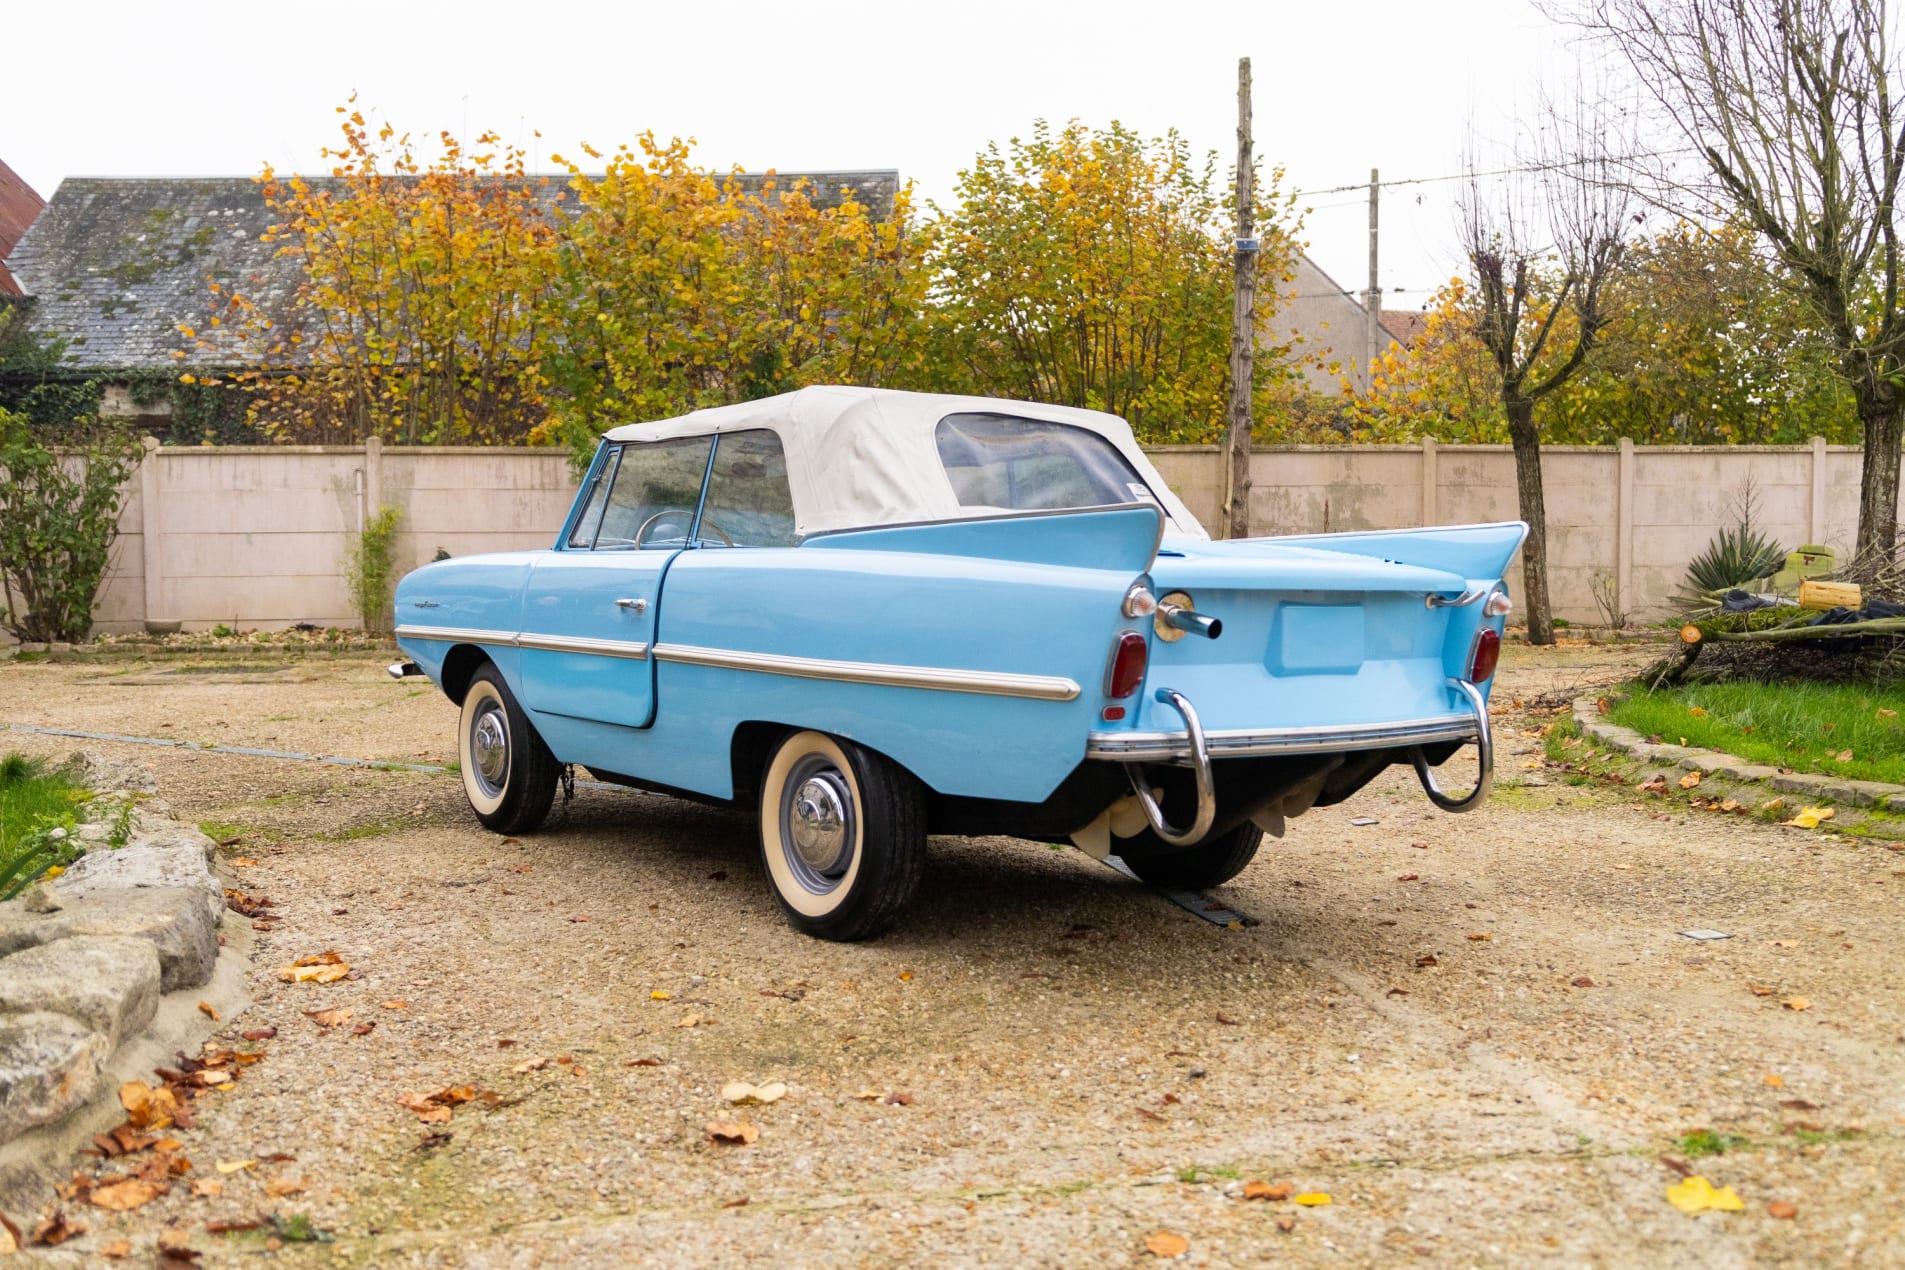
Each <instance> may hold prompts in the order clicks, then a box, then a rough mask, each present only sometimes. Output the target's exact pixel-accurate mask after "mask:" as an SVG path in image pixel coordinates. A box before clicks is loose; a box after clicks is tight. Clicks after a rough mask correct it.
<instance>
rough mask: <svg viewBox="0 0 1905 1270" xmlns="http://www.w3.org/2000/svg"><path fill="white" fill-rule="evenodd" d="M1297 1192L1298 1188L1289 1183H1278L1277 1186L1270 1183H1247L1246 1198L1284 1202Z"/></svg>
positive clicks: (1245, 1186)
mask: <svg viewBox="0 0 1905 1270" xmlns="http://www.w3.org/2000/svg"><path fill="white" fill-rule="evenodd" d="M1295 1190H1296V1188H1295V1187H1294V1186H1291V1185H1290V1184H1289V1183H1288V1182H1277V1183H1275V1184H1272V1183H1270V1182H1245V1183H1244V1198H1245V1199H1268V1200H1284V1199H1289V1198H1290V1195H1291V1192H1293V1191H1295Z"/></svg>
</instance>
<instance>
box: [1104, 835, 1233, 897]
mask: <svg viewBox="0 0 1905 1270" xmlns="http://www.w3.org/2000/svg"><path fill="white" fill-rule="evenodd" d="M1262 843H1263V830H1262V829H1260V828H1258V827H1257V825H1256V823H1255V822H1254V821H1249V820H1246V821H1244V822H1243V823H1242V824H1241V825H1238V826H1237V827H1236V828H1235V829H1232V830H1230V831H1229V832H1228V833H1220V834H1218V835H1217V836H1216V837H1214V838H1207V839H1205V840H1204V841H1203V842H1200V843H1198V844H1197V845H1196V846H1194V847H1165V848H1164V849H1163V850H1160V851H1156V852H1146V853H1140V854H1134V855H1125V854H1123V853H1122V852H1120V854H1119V858H1120V859H1122V860H1123V861H1124V862H1125V864H1126V865H1128V866H1129V867H1130V869H1131V871H1132V872H1133V873H1135V874H1137V875H1138V876H1139V877H1141V878H1143V879H1144V880H1145V881H1146V882H1149V883H1150V884H1151V885H1152V886H1161V887H1163V888H1164V889H1165V890H1167V891H1201V890H1204V889H1205V888H1206V887H1212V886H1222V885H1223V884H1224V883H1226V882H1228V881H1230V880H1231V879H1232V878H1234V877H1236V876H1237V875H1238V874H1239V873H1242V872H1243V871H1244V869H1245V868H1247V867H1248V866H1249V864H1250V861H1251V860H1252V859H1254V858H1255V857H1256V854H1257V848H1258V847H1259V846H1261V845H1262Z"/></svg>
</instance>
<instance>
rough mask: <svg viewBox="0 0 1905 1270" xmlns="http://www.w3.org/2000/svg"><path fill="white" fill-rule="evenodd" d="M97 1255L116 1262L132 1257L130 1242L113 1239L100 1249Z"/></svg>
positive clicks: (128, 1240)
mask: <svg viewBox="0 0 1905 1270" xmlns="http://www.w3.org/2000/svg"><path fill="white" fill-rule="evenodd" d="M99 1255H100V1256H102V1257H110V1258H112V1259H113V1260H114V1261H118V1260H120V1259H121V1258H123V1257H130V1256H131V1255H132V1241H131V1240H130V1239H115V1240H113V1241H112V1242H111V1243H109V1244H107V1245H106V1246H105V1247H103V1248H101V1249H100V1250H99Z"/></svg>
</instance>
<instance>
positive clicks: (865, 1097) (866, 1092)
mask: <svg viewBox="0 0 1905 1270" xmlns="http://www.w3.org/2000/svg"><path fill="white" fill-rule="evenodd" d="M854 1097H855V1098H858V1099H859V1100H860V1101H861V1102H878V1101H879V1100H880V1099H881V1098H883V1097H885V1095H884V1094H882V1093H881V1092H880V1091H879V1090H877V1089H862V1090H861V1091H860V1092H859V1093H857V1094H855V1095H854Z"/></svg>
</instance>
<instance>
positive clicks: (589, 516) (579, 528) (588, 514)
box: [569, 446, 622, 551]
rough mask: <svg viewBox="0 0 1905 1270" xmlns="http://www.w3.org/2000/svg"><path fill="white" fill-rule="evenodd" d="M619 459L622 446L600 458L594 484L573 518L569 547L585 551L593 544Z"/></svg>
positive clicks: (613, 481)
mask: <svg viewBox="0 0 1905 1270" xmlns="http://www.w3.org/2000/svg"><path fill="white" fill-rule="evenodd" d="M621 459H622V448H621V447H620V446H615V447H614V448H612V449H611V450H610V451H609V452H608V455H607V457H605V458H604V459H603V460H602V466H601V468H600V469H598V470H597V471H596V474H595V484H593V485H591V486H589V498H588V501H587V502H585V503H584V504H583V505H582V514H581V515H580V516H577V517H576V518H575V530H574V532H572V533H571V534H570V535H569V545H570V546H571V547H575V548H578V549H580V550H582V551H587V550H588V549H589V548H590V547H592V546H594V545H595V534H596V531H597V530H598V529H600V528H601V525H602V505H603V504H604V503H606V502H608V501H609V486H610V485H612V484H614V483H615V465H616V464H617V463H619V462H621Z"/></svg>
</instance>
